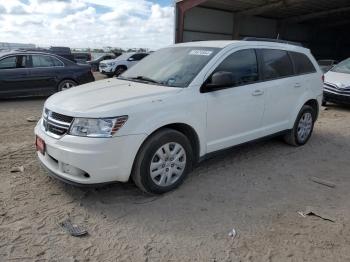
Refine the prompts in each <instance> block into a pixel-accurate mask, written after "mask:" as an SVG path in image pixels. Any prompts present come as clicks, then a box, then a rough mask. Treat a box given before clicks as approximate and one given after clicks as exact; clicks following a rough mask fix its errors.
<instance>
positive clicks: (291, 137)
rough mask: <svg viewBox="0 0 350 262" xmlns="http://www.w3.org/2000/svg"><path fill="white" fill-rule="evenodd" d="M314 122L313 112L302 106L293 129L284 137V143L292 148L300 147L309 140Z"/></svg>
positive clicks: (314, 114)
mask: <svg viewBox="0 0 350 262" xmlns="http://www.w3.org/2000/svg"><path fill="white" fill-rule="evenodd" d="M315 120H316V113H315V110H314V109H313V108H312V107H311V106H308V105H304V106H303V107H302V109H301V110H300V112H299V114H298V117H297V119H296V121H295V123H294V127H293V129H292V130H291V131H289V133H288V134H286V135H285V136H284V140H285V141H286V143H288V144H290V145H293V146H302V145H305V144H306V143H307V141H308V140H309V139H310V137H311V134H312V131H313V129H314V123H315Z"/></svg>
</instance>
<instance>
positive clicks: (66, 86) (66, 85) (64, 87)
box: [57, 80, 77, 92]
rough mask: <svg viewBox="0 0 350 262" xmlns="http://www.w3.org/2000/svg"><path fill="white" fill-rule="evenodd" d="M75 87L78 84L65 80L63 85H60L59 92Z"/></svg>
mask: <svg viewBox="0 0 350 262" xmlns="http://www.w3.org/2000/svg"><path fill="white" fill-rule="evenodd" d="M74 86H77V83H76V82H74V81H73V80H63V81H62V82H61V83H59V85H58V88H57V89H58V92H60V91H64V90H67V89H70V88H72V87H74Z"/></svg>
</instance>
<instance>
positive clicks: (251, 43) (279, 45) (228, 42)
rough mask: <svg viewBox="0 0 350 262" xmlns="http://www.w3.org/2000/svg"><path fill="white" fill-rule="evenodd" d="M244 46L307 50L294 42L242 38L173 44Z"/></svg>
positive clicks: (215, 46) (222, 46)
mask: <svg viewBox="0 0 350 262" xmlns="http://www.w3.org/2000/svg"><path fill="white" fill-rule="evenodd" d="M242 44H244V45H245V46H257V45H260V46H271V47H276V48H287V49H291V50H302V51H304V52H305V51H306V50H309V49H307V48H305V47H302V46H297V45H294V44H288V43H278V42H269V41H244V40H219V41H195V42H187V43H180V44H176V45H175V46H188V47H212V48H225V47H228V46H234V45H242Z"/></svg>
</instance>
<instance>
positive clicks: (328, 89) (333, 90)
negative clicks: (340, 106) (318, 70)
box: [323, 83, 350, 96]
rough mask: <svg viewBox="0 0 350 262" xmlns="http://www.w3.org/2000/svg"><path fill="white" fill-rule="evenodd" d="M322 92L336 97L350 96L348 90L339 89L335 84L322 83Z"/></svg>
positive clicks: (349, 90)
mask: <svg viewBox="0 0 350 262" xmlns="http://www.w3.org/2000/svg"><path fill="white" fill-rule="evenodd" d="M323 88H324V91H325V92H329V93H333V94H337V95H345V96H350V89H348V88H339V87H338V86H337V85H335V84H331V83H324V85H323Z"/></svg>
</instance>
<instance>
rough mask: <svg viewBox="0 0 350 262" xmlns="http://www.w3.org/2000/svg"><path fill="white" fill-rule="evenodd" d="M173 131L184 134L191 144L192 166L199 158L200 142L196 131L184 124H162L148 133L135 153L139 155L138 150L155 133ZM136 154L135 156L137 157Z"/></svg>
mask: <svg viewBox="0 0 350 262" xmlns="http://www.w3.org/2000/svg"><path fill="white" fill-rule="evenodd" d="M166 128H168V129H173V130H176V131H178V132H180V133H182V134H184V135H185V136H186V137H187V138H188V140H189V141H190V143H191V147H192V150H193V159H194V164H195V163H197V162H198V161H199V156H200V147H201V145H200V140H199V135H198V133H197V132H196V130H195V129H194V128H193V127H192V126H190V125H189V124H185V123H180V122H176V123H169V124H164V125H162V126H160V127H157V128H155V129H154V130H153V131H152V132H149V135H147V137H146V138H145V139H144V141H143V142H142V144H141V146H140V147H139V150H138V152H137V154H138V153H139V151H140V149H141V148H142V146H143V145H144V143H145V142H146V141H147V140H148V139H149V138H150V137H151V136H152V135H153V134H155V133H156V132H159V131H160V130H162V129H166ZM137 154H136V155H137Z"/></svg>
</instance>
